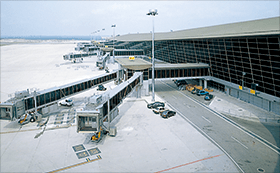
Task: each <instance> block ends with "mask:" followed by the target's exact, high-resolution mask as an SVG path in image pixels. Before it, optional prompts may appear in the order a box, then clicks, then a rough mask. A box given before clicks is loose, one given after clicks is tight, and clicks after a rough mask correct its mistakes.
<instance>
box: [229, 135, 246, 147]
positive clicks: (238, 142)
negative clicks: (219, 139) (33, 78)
mask: <svg viewBox="0 0 280 173" xmlns="http://www.w3.org/2000/svg"><path fill="white" fill-rule="evenodd" d="M231 138H232V139H233V140H235V141H236V142H238V143H239V144H240V145H242V146H243V147H244V148H246V149H248V147H247V146H246V145H244V144H242V143H241V142H240V141H238V140H237V139H236V138H234V137H233V136H231Z"/></svg>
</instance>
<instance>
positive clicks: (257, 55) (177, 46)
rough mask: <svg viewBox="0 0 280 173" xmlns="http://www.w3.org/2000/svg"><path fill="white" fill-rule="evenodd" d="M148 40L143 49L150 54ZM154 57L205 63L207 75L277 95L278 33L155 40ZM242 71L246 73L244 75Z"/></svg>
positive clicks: (279, 80) (279, 66)
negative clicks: (207, 66) (254, 84)
mask: <svg viewBox="0 0 280 173" xmlns="http://www.w3.org/2000/svg"><path fill="white" fill-rule="evenodd" d="M149 42H150V41H146V42H143V43H142V45H147V46H146V47H145V49H144V52H145V53H146V54H147V55H148V56H150V57H151V56H152V54H151V44H149ZM155 58H156V59H159V60H162V61H165V62H168V63H199V62H200V63H207V64H209V65H210V75H211V76H213V77H217V78H219V79H223V80H225V81H229V82H232V83H235V84H239V85H241V81H242V80H243V81H244V86H245V87H248V88H251V84H252V83H256V84H258V86H257V88H256V89H257V90H258V91H260V92H264V93H267V94H270V95H273V96H276V97H280V85H279V83H280V44H279V35H266V36H263V35H262V36H250V37H229V38H209V39H193V40H190V39H188V40H163V41H155ZM244 72H245V73H246V74H245V75H243V74H244Z"/></svg>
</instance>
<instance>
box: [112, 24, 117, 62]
mask: <svg viewBox="0 0 280 173" xmlns="http://www.w3.org/2000/svg"><path fill="white" fill-rule="evenodd" d="M111 27H112V28H113V60H115V27H116V24H114V25H112V26H111Z"/></svg>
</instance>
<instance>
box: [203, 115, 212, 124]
mask: <svg viewBox="0 0 280 173" xmlns="http://www.w3.org/2000/svg"><path fill="white" fill-rule="evenodd" d="M201 117H202V118H203V119H204V120H205V121H207V122H208V123H211V121H210V120H208V119H207V118H205V117H204V116H201Z"/></svg>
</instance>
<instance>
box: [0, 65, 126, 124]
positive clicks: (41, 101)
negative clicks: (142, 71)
mask: <svg viewBox="0 0 280 173" xmlns="http://www.w3.org/2000/svg"><path fill="white" fill-rule="evenodd" d="M121 76H122V71H121V70H115V71H112V72H111V73H106V74H102V75H99V76H96V77H92V78H89V79H84V80H81V81H77V82H74V83H70V84H67V85H63V86H60V87H54V88H50V89H46V90H43V91H39V92H33V93H31V94H29V91H28V90H27V91H25V92H22V93H20V94H18V95H17V96H18V97H15V98H12V99H9V100H8V101H6V102H4V103H1V104H0V109H1V117H10V119H11V120H13V119H18V118H19V117H20V116H21V115H23V114H25V113H26V112H32V111H37V110H41V109H42V108H45V107H47V106H51V105H55V104H57V103H58V101H60V100H62V99H65V98H67V97H70V96H73V95H75V94H79V93H81V92H83V91H86V90H88V89H91V88H92V87H95V86H97V85H99V84H102V83H106V82H110V81H112V80H115V81H118V80H119V79H120V77H121Z"/></svg>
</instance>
